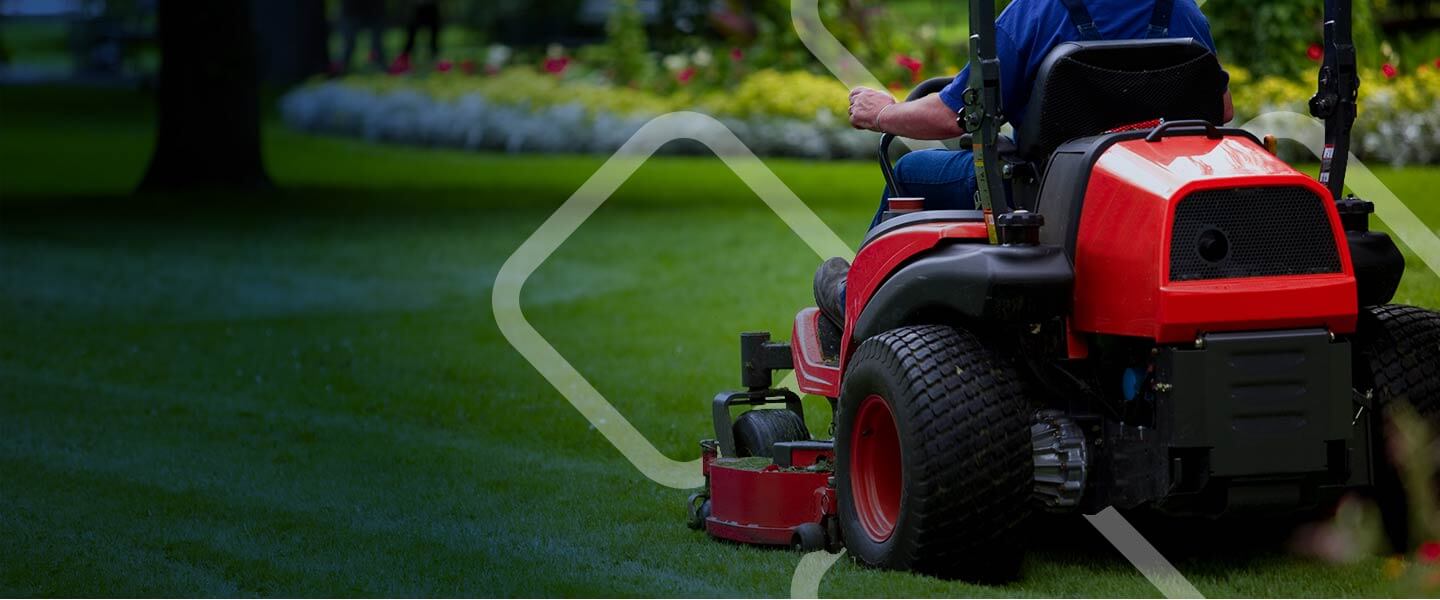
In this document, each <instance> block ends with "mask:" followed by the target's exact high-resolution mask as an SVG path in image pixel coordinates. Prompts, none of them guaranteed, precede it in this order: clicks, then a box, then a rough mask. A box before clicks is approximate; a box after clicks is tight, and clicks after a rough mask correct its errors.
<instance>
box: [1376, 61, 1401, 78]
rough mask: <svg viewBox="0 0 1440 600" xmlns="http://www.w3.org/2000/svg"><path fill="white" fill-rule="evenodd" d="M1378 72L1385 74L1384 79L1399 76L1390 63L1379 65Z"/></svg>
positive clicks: (1398, 72)
mask: <svg viewBox="0 0 1440 600" xmlns="http://www.w3.org/2000/svg"><path fill="white" fill-rule="evenodd" d="M1380 72H1381V73H1384V74H1385V78H1386V79H1394V78H1395V76H1396V75H1399V74H1400V71H1399V70H1397V69H1396V68H1395V65H1392V64H1390V63H1385V64H1384V65H1381V66H1380Z"/></svg>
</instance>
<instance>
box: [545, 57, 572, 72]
mask: <svg viewBox="0 0 1440 600" xmlns="http://www.w3.org/2000/svg"><path fill="white" fill-rule="evenodd" d="M569 67H570V57H568V56H561V57H559V58H547V59H545V72H546V73H550V74H551V75H559V74H561V73H564V72H565V69H567V68H569Z"/></svg>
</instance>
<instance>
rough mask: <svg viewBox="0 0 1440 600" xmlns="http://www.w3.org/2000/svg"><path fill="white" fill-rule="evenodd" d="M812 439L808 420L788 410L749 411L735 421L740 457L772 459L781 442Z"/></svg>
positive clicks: (737, 449) (737, 450)
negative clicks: (776, 447) (806, 422)
mask: <svg viewBox="0 0 1440 600" xmlns="http://www.w3.org/2000/svg"><path fill="white" fill-rule="evenodd" d="M808 439H810V430H809V429H808V428H806V427H805V420H804V419H802V418H800V415H797V414H795V413H793V412H790V411H789V410H787V409H771V408H765V409H756V410H748V411H745V412H744V413H742V414H741V415H740V418H738V419H735V452H736V454H737V455H739V456H763V457H765V458H770V457H771V447H772V446H774V445H775V444H776V443H777V442H799V441H804V440H808Z"/></svg>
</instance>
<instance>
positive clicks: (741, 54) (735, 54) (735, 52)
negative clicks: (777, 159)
mask: <svg viewBox="0 0 1440 600" xmlns="http://www.w3.org/2000/svg"><path fill="white" fill-rule="evenodd" d="M730 60H733V61H735V62H740V61H742V60H745V51H744V50H741V49H740V48H739V47H738V46H737V47H734V48H731V49H730ZM1435 62H1437V63H1440V58H1437V59H1435Z"/></svg>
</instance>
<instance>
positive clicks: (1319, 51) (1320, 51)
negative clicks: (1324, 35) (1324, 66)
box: [1305, 44, 1325, 62]
mask: <svg viewBox="0 0 1440 600" xmlns="http://www.w3.org/2000/svg"><path fill="white" fill-rule="evenodd" d="M1305 55H1306V56H1309V57H1310V60H1313V61H1315V62H1320V59H1322V58H1325V49H1324V48H1321V47H1320V44H1310V49H1309V50H1306V51H1305Z"/></svg>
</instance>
